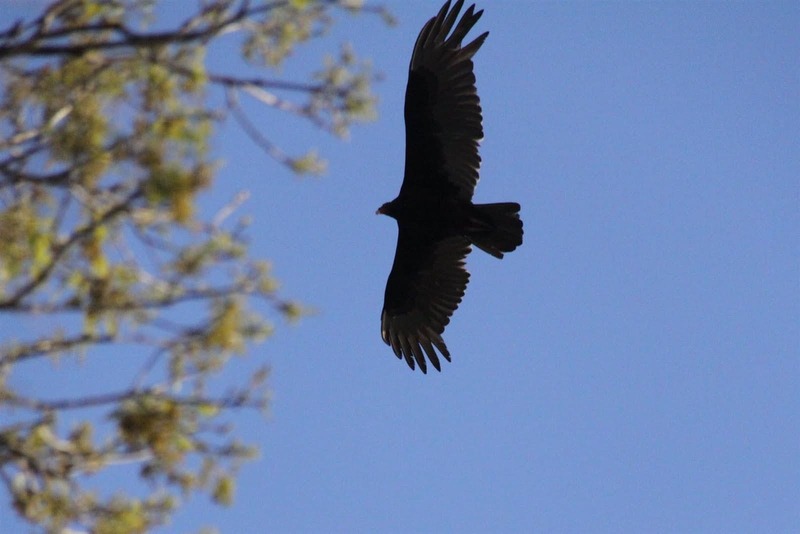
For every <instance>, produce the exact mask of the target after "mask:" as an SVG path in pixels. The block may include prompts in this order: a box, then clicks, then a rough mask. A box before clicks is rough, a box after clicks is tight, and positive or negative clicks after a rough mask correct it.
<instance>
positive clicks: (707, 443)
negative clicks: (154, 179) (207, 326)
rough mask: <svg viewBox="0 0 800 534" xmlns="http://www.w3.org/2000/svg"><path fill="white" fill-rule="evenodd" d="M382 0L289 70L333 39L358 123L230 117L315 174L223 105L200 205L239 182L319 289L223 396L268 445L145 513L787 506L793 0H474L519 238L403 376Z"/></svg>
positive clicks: (502, 515) (408, 526) (360, 514)
mask: <svg viewBox="0 0 800 534" xmlns="http://www.w3.org/2000/svg"><path fill="white" fill-rule="evenodd" d="M387 5H388V6H389V7H390V8H391V10H392V11H393V13H394V14H395V15H396V16H397V18H398V21H399V25H398V26H397V27H395V28H387V27H385V26H384V25H382V24H381V23H380V22H379V21H378V20H376V19H374V18H371V17H366V16H358V17H344V18H341V19H339V21H338V24H337V26H336V28H335V29H334V31H333V32H332V34H331V36H330V38H329V40H328V41H326V42H325V43H323V44H321V45H320V46H315V47H313V48H312V49H311V50H307V51H303V52H300V53H299V54H298V57H297V58H296V61H294V62H292V61H290V62H289V63H288V64H287V65H286V67H285V70H284V73H285V74H286V76H288V77H291V76H292V73H294V72H298V71H303V72H305V71H307V70H308V64H307V63H306V62H307V61H313V62H314V65H316V64H318V60H317V59H316V58H317V55H318V54H317V52H318V51H322V50H323V49H324V48H325V47H327V48H328V49H333V48H335V46H337V43H338V42H340V41H342V40H348V41H350V42H352V43H353V45H354V47H355V49H356V50H357V51H358V52H359V53H360V54H361V55H364V56H369V57H370V58H371V59H372V62H373V64H374V65H375V67H376V69H378V70H379V71H381V72H382V73H383V74H384V81H383V82H382V83H380V84H378V85H377V88H376V90H377V92H378V94H379V96H380V105H379V113H380V117H379V120H378V121H377V122H375V123H371V124H368V125H366V126H363V127H357V128H355V129H354V130H353V132H352V135H351V138H350V140H349V141H348V142H346V143H342V142H340V141H338V140H334V139H330V138H328V137H326V136H325V134H323V133H320V132H317V131H315V130H314V129H313V128H311V127H307V126H305V125H302V124H297V123H293V122H292V121H291V120H286V119H285V118H282V117H281V116H276V115H275V114H274V113H269V112H268V111H260V112H259V111H255V112H254V113H256V115H255V116H254V117H251V118H253V119H255V120H257V121H259V120H260V121H261V122H260V124H262V125H263V128H264V130H265V132H266V133H270V132H272V131H274V132H275V135H274V137H275V136H277V137H276V140H280V141H281V142H282V143H283V144H284V147H285V148H287V149H290V150H293V151H296V152H303V151H304V150H305V149H307V148H311V147H316V148H317V149H318V150H319V151H320V153H321V154H322V155H323V156H324V157H326V158H327V159H328V162H329V163H328V169H329V171H328V173H327V175H326V176H325V177H324V178H322V179H302V180H298V179H296V178H294V177H293V176H291V175H289V174H288V173H287V172H285V170H284V169H283V168H282V167H280V166H279V165H277V164H275V163H274V162H272V161H271V160H269V159H268V158H267V156H265V155H264V154H263V153H262V152H260V151H259V149H258V148H257V147H256V146H254V145H253V144H252V143H251V142H250V141H249V140H247V139H246V138H244V136H243V134H242V133H241V131H239V130H238V129H237V128H236V127H235V125H233V124H230V125H228V126H226V127H224V129H223V130H222V132H221V135H220V138H219V140H218V145H217V147H216V151H217V153H218V154H219V155H220V156H221V157H222V158H223V159H224V160H225V161H226V164H225V167H224V168H223V170H222V172H221V174H220V176H219V179H218V180H217V182H216V185H215V189H214V190H213V191H214V192H213V194H210V195H207V196H206V197H205V198H204V200H203V202H204V206H206V207H207V208H208V209H214V208H217V209H218V208H219V207H220V206H222V205H224V204H225V203H226V202H227V201H228V200H229V199H230V198H232V197H233V195H234V194H235V193H236V192H237V191H240V190H243V189H246V190H249V191H250V192H251V194H252V197H251V199H250V200H249V201H248V202H247V203H246V204H245V205H244V206H243V207H242V208H241V212H242V213H251V214H252V215H253V217H254V225H253V228H252V232H251V235H252V243H253V249H252V251H253V253H254V254H255V255H257V256H261V257H266V258H269V259H271V260H272V262H273V264H274V266H275V271H276V274H277V276H278V277H279V278H280V280H281V282H282V288H283V289H282V291H283V294H284V295H286V296H291V297H293V298H297V299H299V300H301V301H303V302H304V303H306V304H308V305H310V306H313V307H314V308H316V310H317V314H316V315H314V316H312V317H310V318H308V319H305V320H303V321H302V322H301V323H300V324H299V325H297V326H290V325H284V324H281V323H278V330H277V332H276V334H275V336H274V337H273V338H271V339H270V340H269V341H268V342H267V343H265V344H264V345H262V346H259V347H257V348H256V349H254V350H253V351H252V353H251V354H250V358H252V359H253V360H255V361H258V362H266V363H268V364H269V365H270V366H271V368H272V377H271V379H270V384H271V387H272V390H273V392H274V399H273V403H272V409H271V414H270V416H269V417H268V418H267V419H264V418H263V417H259V416H256V415H253V414H242V415H241V416H240V417H237V418H236V419H235V422H236V424H237V428H239V430H240V432H241V434H242V435H243V437H244V438H245V440H246V441H250V442H255V443H257V444H258V445H259V446H261V448H262V456H261V458H260V459H259V460H258V461H256V462H254V463H251V464H248V465H247V466H246V468H245V469H244V470H243V471H242V473H241V476H240V478H239V487H238V491H237V497H236V502H235V505H234V507H232V508H230V509H224V508H218V507H214V506H210V505H209V504H208V500H207V499H206V498H205V497H195V498H193V499H192V500H191V501H190V502H189V504H188V505H187V506H186V508H185V509H184V510H183V512H182V513H181V514H179V515H178V516H176V518H175V521H174V522H173V524H172V525H170V526H169V527H167V528H164V529H162V531H163V532H187V531H189V530H192V529H194V530H197V529H198V528H199V527H201V526H203V525H209V524H214V525H217V526H219V527H220V529H221V530H222V531H223V532H237V533H249V532H253V533H256V532H270V531H274V532H320V531H327V532H408V531H416V532H444V531H453V532H489V531H492V532H523V531H536V532H798V531H800V508H798V507H797V503H798V502H800V209H798V207H800V206H799V202H800V180H798V176H800V164H798V156H797V155H798V153H799V152H800V151H799V149H800V104H799V102H800V61H799V60H798V58H800V37H799V36H800V33H798V31H797V28H798V26H799V25H800V6H798V4H797V3H791V2H785V3H745V2H737V3H729V4H728V3H687V2H679V3H672V2H658V3H655V2H653V3H628V2H620V3H617V2H613V3H612V2H602V3H600V2H597V3H595V2H563V3H560V2H559V3H556V2H547V3H534V2H523V1H521V0H518V1H495V2H489V1H482V2H480V3H479V4H478V7H479V8H485V10H486V11H485V13H484V16H483V18H482V19H481V20H480V22H479V23H478V25H477V27H476V28H475V29H474V30H473V33H472V34H471V35H473V36H477V35H478V34H479V33H480V32H483V31H485V30H489V31H490V32H491V34H490V36H489V38H488V40H487V41H486V43H485V45H484V46H483V48H482V49H481V51H480V52H479V53H478V55H477V56H476V58H475V64H476V67H475V70H476V75H477V79H478V91H479V94H480V96H481V100H482V107H483V110H484V130H485V140H484V142H483V144H482V148H481V155H482V158H483V166H482V169H481V176H482V180H481V182H480V183H479V185H478V188H477V191H476V196H475V200H476V201H478V202H493V201H518V202H520V203H521V204H522V217H523V220H524V222H525V243H524V245H523V246H522V247H521V248H520V249H518V250H517V251H515V252H514V253H512V254H509V255H507V256H506V258H505V259H503V260H502V261H498V260H496V259H494V258H491V257H489V256H488V255H486V254H483V253H481V252H480V251H476V252H474V253H473V254H472V255H471V256H470V257H469V260H468V267H469V270H470V272H471V273H472V277H471V281H470V285H469V288H468V290H467V294H466V297H465V299H464V301H463V302H462V304H461V306H460V308H459V310H458V311H457V312H456V314H455V316H454V318H453V320H452V322H451V324H450V326H449V327H448V328H447V331H446V333H445V339H446V341H447V343H448V347H449V349H450V351H451V353H452V355H453V362H452V363H445V364H444V366H443V371H442V373H437V372H435V371H434V372H429V374H428V375H423V374H421V373H419V372H411V371H410V370H409V369H408V368H407V367H406V365H405V363H403V362H401V361H399V360H397V359H396V358H395V357H394V355H393V353H392V352H391V349H389V348H388V347H387V346H385V345H384V344H383V342H382V341H381V339H380V331H379V323H380V310H381V305H382V299H383V290H384V284H385V281H386V276H387V275H388V273H389V269H390V267H391V262H392V258H393V255H394V247H395V239H396V226H395V223H394V221H392V220H391V219H389V218H386V217H378V216H376V215H374V212H375V209H376V208H377V207H378V206H379V205H380V204H382V203H383V202H385V201H387V200H391V199H392V198H394V196H395V195H396V193H397V191H398V189H399V187H400V182H401V180H402V173H403V158H404V153H403V151H404V147H403V143H404V130H403V118H402V101H403V92H404V90H405V82H406V69H407V65H408V59H409V57H410V52H411V48H412V46H413V43H414V40H415V38H416V34H417V32H418V31H419V29H420V28H421V27H422V25H423V24H424V22H425V21H426V20H427V19H428V18H429V17H430V16H432V15H434V14H435V13H436V11H437V10H438V9H439V7H440V3H439V2H438V0H437V1H430V2H428V1H424V2H423V1H421V0H419V1H409V2H388V4H387ZM168 6H169V9H174V10H176V11H177V12H180V9H181V8H180V3H179V2H174V3H169V4H168ZM312 52H313V53H312ZM210 61H211V62H212V63H213V64H215V65H222V66H224V61H225V58H221V57H216V58H215V57H212V58H210ZM253 109H256V110H257V108H253ZM258 113H261V115H258ZM4 324H8V323H7V322H5V323H4ZM234 365H235V363H234ZM89 379H91V375H90V378H89ZM9 514H10V511H9V509H8V507H7V506H6V505H4V506H3V507H2V508H0V525H3V524H10V525H17V524H18V523H17V522H16V520H15V519H13V518H11V517H8V515H9ZM7 521H8V522H7ZM13 528H15V527H13ZM20 528H21V527H20ZM4 532H5V530H4Z"/></svg>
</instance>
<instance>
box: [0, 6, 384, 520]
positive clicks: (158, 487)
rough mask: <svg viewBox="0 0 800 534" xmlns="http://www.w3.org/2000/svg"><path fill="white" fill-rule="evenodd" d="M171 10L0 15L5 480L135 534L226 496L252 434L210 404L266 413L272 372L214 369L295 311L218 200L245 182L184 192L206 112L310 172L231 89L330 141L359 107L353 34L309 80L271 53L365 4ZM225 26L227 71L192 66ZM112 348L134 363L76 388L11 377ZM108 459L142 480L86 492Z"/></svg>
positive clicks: (0, 452) (203, 153)
mask: <svg viewBox="0 0 800 534" xmlns="http://www.w3.org/2000/svg"><path fill="white" fill-rule="evenodd" d="M185 5H186V6H187V9H188V8H189V7H190V6H191V7H192V8H193V9H195V11H194V12H192V13H188V16H186V18H185V19H183V20H180V21H176V22H174V23H172V24H170V23H169V22H164V21H160V20H159V18H158V15H159V12H160V11H159V10H160V7H161V6H160V5H159V4H158V3H157V2H154V1H149V0H58V1H54V2H53V3H51V4H50V5H48V6H46V7H45V8H44V9H43V10H42V11H41V13H40V14H38V16H35V17H33V18H31V19H30V20H19V21H14V22H13V23H12V24H10V25H9V26H8V27H7V28H0V91H2V93H1V94H0V314H1V315H0V320H2V324H3V325H11V324H19V325H20V327H19V328H6V330H5V331H3V332H2V333H0V480H1V481H2V483H3V485H4V486H5V488H6V490H7V496H8V502H9V503H10V504H9V505H10V506H13V508H14V509H15V510H16V511H17V512H18V514H19V515H20V516H22V517H23V518H24V519H25V520H27V521H28V522H30V523H31V524H32V525H36V526H38V527H41V528H43V529H44V530H46V531H52V532H55V531H60V530H62V529H64V528H68V527H69V528H84V529H88V530H91V531H92V532H97V533H106V532H109V533H110V532H113V533H118V532H144V531H146V530H148V529H149V528H151V527H153V526H155V525H158V524H162V523H163V522H165V521H166V520H167V519H168V518H169V516H170V515H171V514H172V513H173V511H175V509H176V507H177V506H178V505H179V503H180V498H181V497H185V496H188V495H190V494H192V493H194V492H197V491H205V492H208V493H209V494H210V496H211V497H212V498H213V500H214V501H216V502H218V503H220V504H228V503H230V502H231V499H232V497H233V492H234V480H235V478H234V477H235V473H236V469H237V467H238V466H239V465H240V463H241V462H242V461H243V460H246V459H248V458H250V457H252V455H253V454H254V453H255V449H254V448H252V447H250V446H246V445H243V444H242V443H240V442H239V441H238V440H237V439H236V437H235V435H234V433H233V432H232V430H231V428H230V427H229V426H227V425H226V424H224V423H225V421H226V415H228V414H229V412H230V410H233V409H237V408H243V407H252V408H256V409H264V408H265V407H266V405H267V400H268V397H267V390H266V388H265V379H266V378H267V375H268V372H267V369H265V368H258V369H255V370H254V371H253V374H252V377H251V378H250V379H249V381H247V382H246V383H243V384H233V385H231V384H224V383H223V384H220V383H219V381H220V377H221V376H222V375H223V373H222V371H223V369H224V368H225V366H226V364H227V363H228V362H229V360H230V359H231V358H232V357H234V356H235V355H238V354H244V353H245V352H247V351H248V349H249V348H250V347H251V345H252V344H254V343H257V342H260V341H262V340H264V339H265V338H266V337H268V336H269V334H270V332H271V330H272V325H271V321H272V320H274V318H277V317H279V316H285V317H288V318H294V317H297V316H298V314H299V313H300V310H301V308H300V307H299V306H298V305H297V304H295V303H294V302H292V301H290V300H286V299H285V298H284V297H282V296H281V295H279V294H278V293H277V284H276V282H275V280H274V279H273V277H272V276H271V273H270V268H269V264H268V263H266V262H264V261H259V260H255V259H252V258H251V257H250V255H249V253H248V249H247V240H246V231H247V219H246V218H238V220H237V219H236V217H235V216H234V215H235V213H236V211H237V208H238V207H239V204H240V203H241V202H242V201H243V200H244V197H246V192H242V193H241V194H240V195H239V196H237V197H236V198H234V199H231V201H230V203H228V204H227V205H223V206H221V207H220V208H219V210H218V211H217V212H216V213H211V214H203V213H201V210H199V208H198V204H197V199H198V195H199V194H200V193H201V192H202V191H205V190H207V189H209V188H211V187H212V186H213V182H214V177H215V174H216V170H217V165H216V162H215V160H214V157H213V156H212V155H211V150H210V147H211V143H212V141H213V134H214V131H215V127H217V126H218V125H219V124H220V123H221V122H223V121H226V120H229V119H232V120H234V121H235V122H237V123H238V124H239V125H240V127H242V128H243V129H244V131H245V132H246V133H247V134H248V135H249V136H250V137H251V138H252V139H253V141H254V142H255V145H258V146H259V147H260V148H261V149H263V150H265V151H266V152H267V153H268V154H269V155H270V156H272V157H273V158H275V159H277V161H279V162H280V163H281V164H283V165H285V166H286V167H288V168H289V169H290V170H291V171H293V172H295V173H316V172H321V171H322V170H323V169H324V162H322V161H321V160H320V159H319V158H318V156H317V155H316V153H315V152H313V151H310V152H309V153H307V154H305V155H297V156H293V155H289V154H287V153H286V152H284V151H283V150H282V149H281V147H280V146H279V145H278V144H276V143H274V142H273V141H272V138H273V137H274V136H276V135H279V132H264V131H261V130H260V129H259V128H257V127H256V126H255V125H254V124H253V123H252V122H251V121H250V120H249V119H248V116H247V114H246V113H245V112H243V110H242V109H241V107H240V101H241V99H243V98H254V99H256V100H257V101H258V102H260V103H261V104H263V105H265V106H270V107H272V108H275V109H277V110H280V111H283V112H285V113H288V114H290V115H294V116H296V117H298V118H299V119H300V120H308V121H311V122H312V123H313V124H314V125H316V126H318V127H320V128H322V129H324V130H326V131H329V132H331V133H333V134H335V135H339V136H342V135H345V134H346V132H347V129H348V127H349V126H350V125H351V124H352V123H353V122H354V121H359V120H365V119H369V118H371V117H372V115H373V113H374V111H373V105H374V98H373V96H372V94H371V93H370V82H371V80H372V75H371V73H370V71H369V69H368V68H367V67H365V66H364V65H363V64H362V63H360V62H359V61H357V60H356V58H355V56H354V54H353V52H352V51H351V50H350V49H349V48H343V49H342V51H341V53H340V54H339V55H338V56H336V57H329V58H327V59H325V61H324V62H323V64H322V65H321V66H320V68H319V70H318V72H316V73H315V74H314V75H313V77H312V78H311V79H310V80H301V81H297V80H288V79H285V78H282V77H281V74H280V73H281V71H280V70H278V69H277V68H278V67H279V66H280V65H281V64H282V63H283V62H284V61H285V60H286V59H287V58H288V57H289V56H290V55H291V54H292V51H293V50H294V49H295V47H296V46H297V45H299V44H301V43H303V42H306V41H309V40H311V39H314V38H318V37H320V36H322V35H324V34H325V31H326V29H327V28H328V27H329V26H330V24H331V23H332V21H333V18H334V17H335V16H336V15H337V13H338V12H344V13H343V15H345V16H346V12H354V11H360V10H364V9H365V8H363V7H361V6H360V2H354V1H352V0H350V1H348V0H338V1H337V0H328V1H310V0H290V1H264V2H255V1H254V2H248V1H246V0H213V1H210V0H209V1H204V2H201V3H199V4H190V3H189V2H186V3H185ZM372 11H373V12H377V10H372ZM223 38H224V39H225V40H227V42H228V43H230V42H233V43H235V44H236V46H238V47H239V50H240V53H241V61H242V65H243V67H246V68H237V69H234V70H235V72H237V73H238V74H231V73H229V72H214V71H212V70H210V69H209V68H208V66H207V62H206V57H207V55H208V54H209V52H210V50H211V49H212V48H213V47H214V46H215V45H216V44H217V43H219V42H220V41H221V40H222V39H223ZM242 72H245V73H247V77H242V76H241V73H242ZM255 145H254V146H255ZM263 303H266V305H264V304H263ZM265 310H266V312H265ZM269 310H272V311H271V312H270V311H269ZM270 316H272V317H270ZM121 354H124V356H121ZM109 357H114V358H120V357H124V358H125V359H126V362H135V365H136V369H137V370H136V372H134V373H133V374H132V375H131V376H123V377H121V378H120V377H114V378H116V380H112V379H111V377H110V378H109V382H108V385H107V388H108V389H106V390H101V391H96V392H92V393H90V394H87V393H86V392H81V391H69V390H65V391H67V392H68V393H67V394H64V395H63V396H57V397H54V396H53V395H52V393H50V392H48V391H43V390H42V389H41V388H40V389H37V388H36V387H35V386H31V385H30V384H28V383H27V382H25V381H18V380H16V377H17V376H19V375H20V374H21V373H25V372H29V373H30V372H31V371H30V370H31V369H33V370H34V371H33V373H35V374H39V376H41V374H44V373H58V372H60V371H59V368H58V364H59V362H61V363H63V362H64V360H66V361H67V362H75V361H78V362H81V364H82V365H85V366H90V365H92V364H93V363H94V362H97V361H98V359H100V358H109ZM64 380H65V381H68V380H69V378H68V377H64ZM98 386H106V384H101V385H98ZM117 464H122V466H123V467H120V468H116V467H115V469H121V468H124V466H127V468H133V469H134V472H135V474H134V475H133V476H134V477H138V479H139V480H142V481H143V487H144V488H145V490H143V491H139V492H126V491H125V488H124V487H122V486H121V487H120V488H119V491H118V492H115V493H113V494H110V495H106V494H102V493H101V492H98V491H97V490H95V489H93V485H92V484H91V481H92V476H93V475H95V474H97V473H100V472H102V471H103V470H104V469H107V468H109V467H110V466H112V465H117Z"/></svg>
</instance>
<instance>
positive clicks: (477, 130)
mask: <svg viewBox="0 0 800 534" xmlns="http://www.w3.org/2000/svg"><path fill="white" fill-rule="evenodd" d="M463 3H464V0H458V2H456V4H455V5H454V6H453V9H452V10H450V2H449V1H448V2H447V3H446V4H445V5H444V6H443V7H442V9H441V10H440V11H439V13H438V14H437V15H436V16H435V17H433V18H432V19H430V20H429V21H428V22H427V24H425V26H424V27H423V28H422V30H421V31H420V34H419V37H417V42H416V43H415V44H414V52H413V53H412V55H411V64H410V66H409V71H408V86H407V87H406V101H405V121H406V169H405V177H404V178H403V187H402V189H401V192H400V195H401V196H403V195H404V194H409V193H410V192H411V191H412V190H420V189H423V190H427V191H435V193H437V194H445V195H448V196H455V197H458V198H461V199H463V200H470V199H471V198H472V194H473V192H474V191H475V185H476V184H477V182H478V170H479V168H480V163H481V158H480V156H479V155H478V142H479V141H480V140H481V139H482V138H483V127H482V126H481V120H482V118H481V106H480V99H479V98H478V93H477V90H476V88H475V74H473V72H472V71H473V68H472V67H473V65H472V59H471V58H472V56H473V55H475V53H476V52H477V51H478V49H479V48H480V47H481V45H482V44H483V41H484V40H485V39H486V36H487V35H489V32H485V33H483V34H481V35H479V36H478V37H477V38H476V39H475V40H473V41H472V42H470V43H469V44H467V45H464V46H462V45H461V41H462V40H463V39H464V37H466V35H467V33H468V32H469V30H470V29H472V26H474V25H475V23H476V22H477V21H478V19H479V18H480V17H481V14H482V13H483V11H478V12H477V13H475V12H474V10H475V6H474V5H473V6H470V7H469V8H468V9H467V10H466V11H465V12H464V15H463V16H462V17H461V20H460V21H459V22H458V24H456V25H455V28H454V29H453V25H454V24H455V21H456V19H457V18H458V13H459V11H461V6H462V5H463ZM451 29H452V33H451V32H450V30H451ZM448 34H450V35H449V36H448Z"/></svg>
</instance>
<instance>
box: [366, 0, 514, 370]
mask: <svg viewBox="0 0 800 534" xmlns="http://www.w3.org/2000/svg"><path fill="white" fill-rule="evenodd" d="M462 5H463V0H458V1H457V2H456V4H455V5H454V6H453V9H452V10H450V2H449V1H448V2H447V3H446V4H445V5H444V6H443V7H442V9H441V10H440V11H439V13H438V15H437V16H436V17H434V18H432V19H430V20H429V21H428V22H427V24H426V25H425V26H424V27H423V29H422V31H421V32H420V35H419V37H418V38H417V42H416V44H415V45H414V52H413V54H412V57H411V65H410V67H409V78H408V86H407V88H406V103H405V121H406V168H405V176H404V178H403V185H402V187H401V189H400V194H399V195H398V196H397V198H395V199H394V200H392V201H391V202H387V203H385V204H384V205H383V206H381V207H380V208H379V209H378V213H382V214H384V215H389V216H390V217H393V218H394V219H396V220H397V225H398V240H397V251H396V253H395V259H394V264H393V265H392V271H391V273H390V274H389V280H388V281H387V283H386V293H385V297H384V307H383V313H382V314H381V336H382V337H383V340H384V341H385V342H386V343H387V344H388V345H390V346H391V347H392V349H393V350H394V352H395V354H396V355H397V357H398V358H404V359H405V361H406V363H408V365H409V367H411V368H412V369H414V367H415V364H416V365H418V366H419V368H420V369H421V370H422V371H423V372H426V370H427V365H426V359H425V356H426V355H427V357H428V359H429V360H430V362H431V363H432V364H433V366H434V367H435V368H436V369H437V370H441V367H440V363H439V358H438V356H437V354H436V350H438V351H439V353H440V354H441V355H442V356H444V357H445V358H447V359H448V360H449V359H450V353H449V351H448V350H447V346H446V345H445V343H444V340H443V339H442V336H441V334H442V332H444V327H445V326H446V325H447V324H448V322H449V321H450V316H451V315H452V314H453V312H454V311H455V309H456V308H457V307H458V304H459V303H460V302H461V298H462V297H463V295H464V291H465V290H466V287H467V281H468V280H469V274H468V273H467V271H466V269H465V266H464V260H465V259H466V257H467V255H468V254H469V252H470V250H471V245H475V246H477V247H479V248H480V249H482V250H484V251H486V252H488V253H489V254H492V255H493V256H495V257H497V258H502V257H503V254H504V253H506V252H510V251H512V250H514V249H515V248H516V247H517V246H519V245H520V244H522V221H521V220H520V218H519V210H520V206H519V204H517V203H514V202H503V203H496V204H473V203H472V194H473V192H474V189H475V184H476V183H477V181H478V168H479V166H480V161H481V160H480V156H479V155H478V142H479V141H480V139H481V138H482V137H483V128H482V126H481V108H480V100H479V98H478V95H477V92H476V89H475V75H474V74H473V72H472V67H473V65H472V60H471V58H472V56H473V55H474V54H475V53H476V52H477V51H478V49H479V48H480V47H481V45H482V44H483V41H484V40H485V39H486V37H487V35H488V32H486V33H483V34H481V35H480V36H479V37H478V38H476V39H475V40H474V41H472V42H471V43H469V44H467V45H466V46H461V41H462V40H463V38H464V37H465V36H466V34H467V33H468V32H469V30H470V29H471V28H472V26H473V25H474V24H475V23H476V22H477V21H478V19H479V18H480V16H481V14H482V13H483V12H482V11H478V12H477V13H475V12H474V8H475V6H474V5H473V6H470V7H469V8H468V9H467V11H466V12H465V13H464V15H463V16H462V17H461V20H460V21H459V22H458V24H455V21H456V19H457V18H458V14H459V12H460V11H461V7H462ZM454 25H455V28H454ZM451 29H452V33H451ZM434 347H435V349H434Z"/></svg>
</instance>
